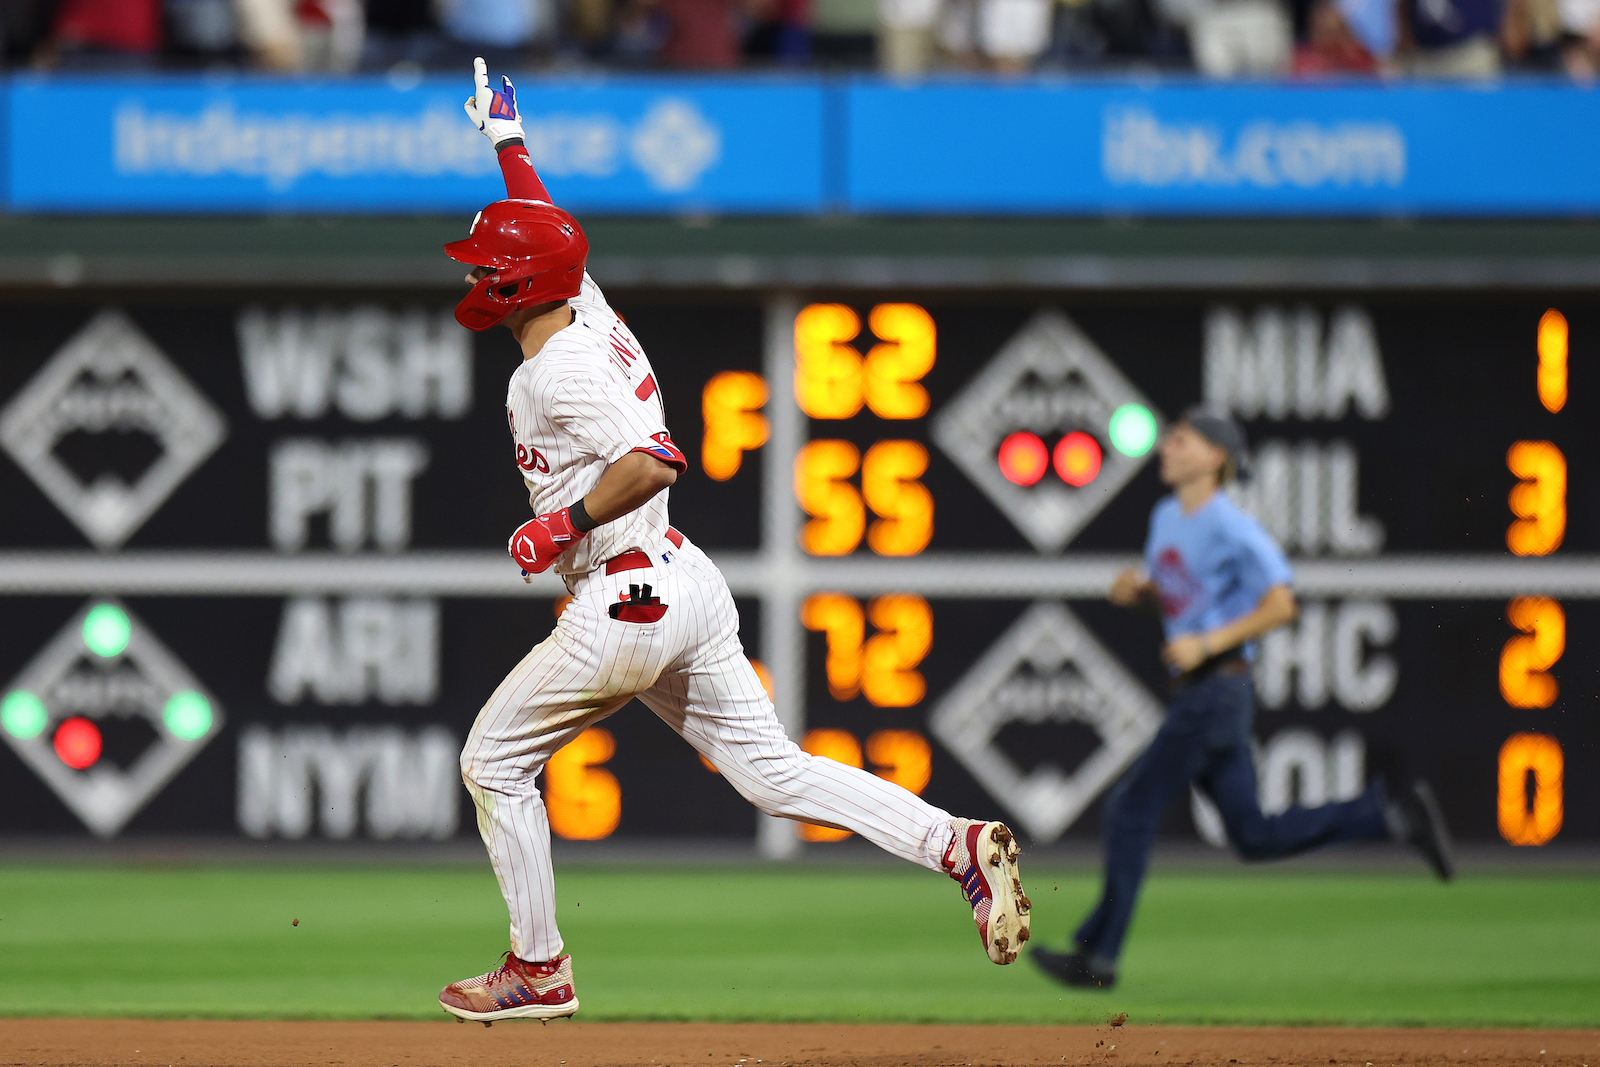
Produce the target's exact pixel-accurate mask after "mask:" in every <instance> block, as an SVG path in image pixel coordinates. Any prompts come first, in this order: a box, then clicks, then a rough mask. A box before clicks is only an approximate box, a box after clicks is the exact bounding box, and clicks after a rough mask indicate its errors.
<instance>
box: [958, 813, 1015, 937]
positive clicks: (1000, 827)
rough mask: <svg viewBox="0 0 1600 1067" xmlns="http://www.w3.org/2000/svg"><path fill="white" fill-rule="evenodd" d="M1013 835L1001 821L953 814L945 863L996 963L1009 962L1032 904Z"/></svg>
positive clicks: (979, 934) (979, 935)
mask: <svg viewBox="0 0 1600 1067" xmlns="http://www.w3.org/2000/svg"><path fill="white" fill-rule="evenodd" d="M1019 854H1020V850H1019V849H1018V848H1017V839H1016V837H1014V836H1013V835H1012V833H1011V830H1010V829H1009V828H1007V826H1006V825H1005V824H1004V823H998V822H974V821H972V820H971V819H956V820H955V837H954V839H952V840H951V842H950V847H949V848H948V849H946V850H945V854H944V867H945V870H947V871H949V872H950V877H951V878H954V879H955V880H956V881H957V882H960V883H961V892H962V893H963V894H964V895H965V896H966V898H967V903H968V904H971V905H972V918H973V920H974V921H976V922H977V924H978V937H979V938H980V939H982V941H983V950H984V951H985V952H987V953H988V954H989V958H990V959H991V960H993V961H994V962H995V963H1001V964H1005V963H1011V962H1012V961H1014V960H1015V959H1016V958H1017V953H1018V952H1019V951H1020V950H1021V948H1022V943H1023V942H1024V941H1026V940H1028V926H1029V919H1028V911H1029V909H1030V908H1032V906H1033V905H1032V904H1031V903H1030V902H1029V900H1028V897H1027V894H1025V893H1023V891H1022V878H1021V876H1020V875H1019V874H1018V873H1017V856H1018V855H1019Z"/></svg>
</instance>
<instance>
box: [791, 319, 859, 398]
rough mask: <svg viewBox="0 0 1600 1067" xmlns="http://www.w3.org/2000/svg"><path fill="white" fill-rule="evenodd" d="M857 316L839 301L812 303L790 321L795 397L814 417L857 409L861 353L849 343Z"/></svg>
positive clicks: (855, 326)
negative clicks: (791, 324)
mask: <svg viewBox="0 0 1600 1067" xmlns="http://www.w3.org/2000/svg"><path fill="white" fill-rule="evenodd" d="M860 332H861V316H860V315H857V314H856V313H855V312H854V311H852V310H850V309H849V308H847V307H845V306H844V305H843V304H811V305H808V306H807V307H805V308H802V309H801V311H800V314H798V315H796V316H795V320H794V398H795V401H796V402H797V403H798V404H799V405H800V410H801V411H804V412H805V413H806V414H807V415H810V416H811V417H812V418H813V419H848V418H850V417H851V416H852V415H854V414H855V413H856V412H858V411H860V410H861V403H862V400H863V396H862V388H861V376H862V369H861V353H860V352H857V351H856V349H855V347H854V346H853V345H851V344H850V342H851V341H853V340H854V339H855V336H856V334H858V333H860Z"/></svg>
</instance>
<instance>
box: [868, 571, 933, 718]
mask: <svg viewBox="0 0 1600 1067" xmlns="http://www.w3.org/2000/svg"><path fill="white" fill-rule="evenodd" d="M867 618H868V619H869V620H870V621H871V623H872V625H873V628H874V629H876V630H877V631H878V632H877V633H875V634H873V635H872V636H871V637H870V638H868V639H867V645H866V649H865V651H864V652H863V653H862V656H861V691H862V693H864V694H865V695H866V698H867V700H868V701H869V702H871V703H873V704H876V705H877V706H878V707H880V708H909V707H911V706H912V705H914V704H920V703H921V702H922V698H923V696H924V695H926V694H927V691H928V683H927V682H926V681H924V680H923V677H922V672H921V671H919V670H917V667H919V666H920V665H921V664H922V661H923V659H924V658H926V656H927V655H928V650H929V649H930V648H932V647H933V609H932V608H930V607H928V602H927V601H926V600H924V599H922V598H921V597H919V596H911V595H909V594H905V593H891V594H890V595H888V596H881V597H878V598H877V599H876V600H874V601H873V602H872V603H871V604H869V605H868V606H867Z"/></svg>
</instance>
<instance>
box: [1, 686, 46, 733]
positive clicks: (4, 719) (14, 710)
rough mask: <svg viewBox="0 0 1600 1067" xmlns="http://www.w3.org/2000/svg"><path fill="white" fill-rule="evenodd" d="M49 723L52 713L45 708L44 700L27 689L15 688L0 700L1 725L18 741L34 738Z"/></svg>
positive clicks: (42, 731)
mask: <svg viewBox="0 0 1600 1067" xmlns="http://www.w3.org/2000/svg"><path fill="white" fill-rule="evenodd" d="M49 724H50V713H49V712H47V711H45V710H44V701H42V700H40V699H39V698H38V697H36V696H34V695H33V694H32V693H30V692H28V691H27V690H26V689H17V690H13V691H12V692H10V693H7V694H6V698H5V700H4V701H3V702H0V726H4V727H5V731H6V733H8V734H10V735H11V736H12V737H15V738H16V739H17V740H18V741H31V740H33V739H34V738H35V737H38V736H39V735H40V734H42V733H44V728H45V727H46V726H48V725H49Z"/></svg>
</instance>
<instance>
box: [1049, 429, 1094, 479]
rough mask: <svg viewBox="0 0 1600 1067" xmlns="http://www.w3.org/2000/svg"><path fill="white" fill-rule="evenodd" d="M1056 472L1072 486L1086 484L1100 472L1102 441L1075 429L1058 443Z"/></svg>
mask: <svg viewBox="0 0 1600 1067" xmlns="http://www.w3.org/2000/svg"><path fill="white" fill-rule="evenodd" d="M1055 460H1056V473H1057V474H1059V475H1061V480H1062V481H1064V482H1066V483H1067V484H1068V485H1071V486H1079V487H1082V486H1085V485H1088V484H1089V483H1090V482H1092V481H1094V476H1095V475H1097V474H1099V473H1100V442H1099V441H1096V440H1095V439H1094V438H1093V437H1090V436H1089V435H1088V434H1086V433H1084V432H1082V431H1081V430H1074V431H1072V432H1071V433H1069V434H1067V436H1065V437H1063V438H1062V439H1061V440H1060V441H1059V442H1057V443H1056V456H1055Z"/></svg>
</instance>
